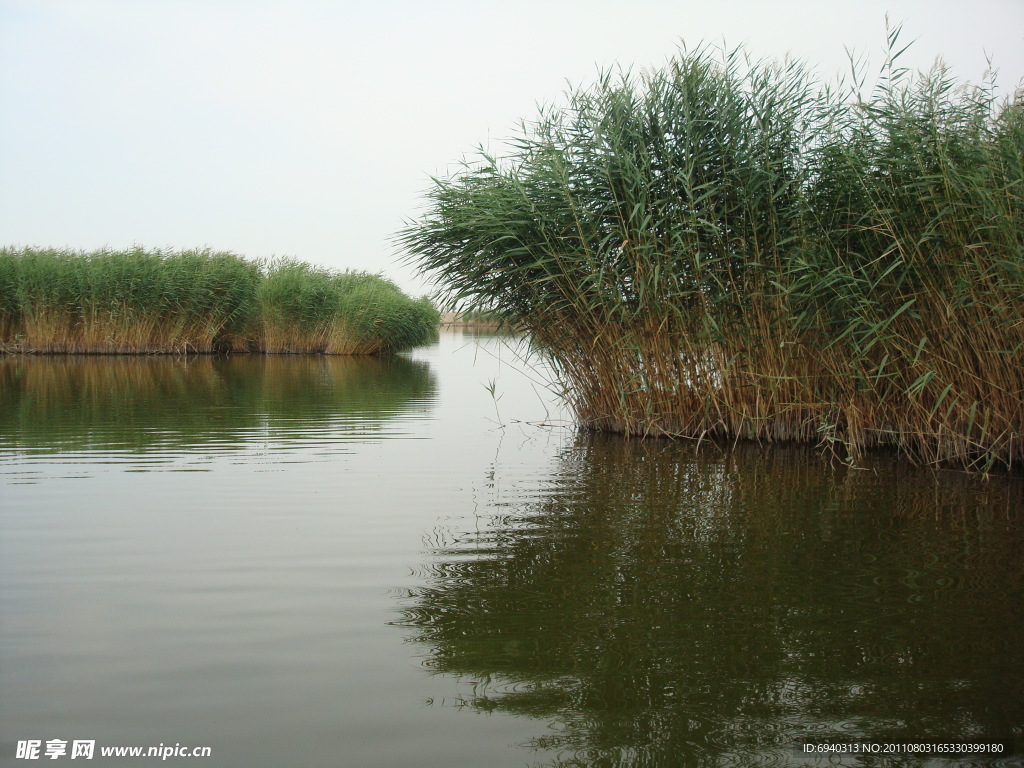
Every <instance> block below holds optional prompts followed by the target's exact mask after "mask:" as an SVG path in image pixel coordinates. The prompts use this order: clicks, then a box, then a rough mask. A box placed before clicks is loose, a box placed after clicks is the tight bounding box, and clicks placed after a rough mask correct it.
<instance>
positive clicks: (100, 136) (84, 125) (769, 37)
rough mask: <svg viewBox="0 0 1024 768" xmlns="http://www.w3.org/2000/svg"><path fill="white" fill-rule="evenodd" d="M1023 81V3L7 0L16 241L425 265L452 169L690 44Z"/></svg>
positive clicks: (6, 192)
mask: <svg viewBox="0 0 1024 768" xmlns="http://www.w3.org/2000/svg"><path fill="white" fill-rule="evenodd" d="M886 13H888V14H889V16H890V18H891V19H892V20H893V21H895V22H902V23H903V24H904V37H905V39H906V40H907V41H910V40H916V43H915V45H914V47H913V48H912V49H911V51H909V52H908V54H907V55H906V61H907V62H908V63H909V64H910V65H912V66H914V67H923V68H927V67H928V66H930V64H931V63H932V62H933V61H934V59H935V57H936V56H939V55H941V56H942V57H943V58H944V59H945V60H946V61H947V62H948V63H949V64H950V65H951V66H952V67H953V69H954V72H955V74H956V75H958V76H959V77H960V78H963V79H969V80H972V81H978V80H980V79H981V77H982V73H983V71H984V70H985V68H986V55H989V56H991V57H992V59H993V61H994V64H995V66H996V67H997V68H998V69H999V71H1000V77H999V83H1000V85H1001V86H1002V88H1003V89H1004V90H1006V91H1012V90H1013V88H1014V87H1015V86H1016V85H1018V84H1019V82H1020V81H1021V79H1022V78H1024V0H852V1H851V2H846V1H845V0H812V1H811V2H797V1H796V0H779V1H778V2H773V0H760V1H759V2H758V1H754V0H751V1H746V0H704V1H703V2H692V1H691V0H671V1H670V0H621V1H618V2H611V1H609V0H536V1H535V0H517V2H488V0H471V1H467V2H461V1H457V0H434V1H433V2H426V1H425V0H421V1H419V2H414V1H413V0H368V1H367V2H350V1H349V0H333V1H328V0H323V1H322V2H311V1H303V0H279V1H277V2H272V1H270V0H267V1H260V0H0V245H21V246H24V245H39V246H58V247H64V246H67V247H71V248H75V249H86V250H91V249H94V248H98V247H102V246H104V245H109V246H111V247H126V246H130V245H132V244H133V243H139V244H141V245H144V246H151V247H172V248H189V247H197V246H209V247H211V248H214V249H218V250H221V249H222V250H231V251H234V252H236V253H239V254H242V255H245V256H250V257H269V256H274V255H277V256H284V255H288V256H295V257H297V258H300V259H302V260H305V261H309V262H312V263H315V264H319V265H323V266H328V267H333V268H353V269H363V270H367V271H371V272H380V273H382V274H384V275H385V276H387V277H390V278H391V279H393V280H395V281H397V282H398V283H399V284H400V285H401V286H402V287H403V288H404V289H405V290H407V291H410V292H412V293H417V294H418V293H421V292H423V291H424V290H426V284H425V283H423V282H421V281H420V280H419V279H418V278H417V277H416V276H415V273H414V271H413V270H412V269H411V268H409V267H407V266H403V265H401V263H400V259H399V255H398V254H397V253H396V251H395V249H394V247H393V245H392V243H391V241H390V238H391V236H392V235H393V233H394V232H396V231H397V230H398V229H399V228H400V227H401V226H402V224H403V222H404V221H405V220H407V219H409V218H411V217H414V216H415V215H416V214H417V211H418V210H419V209H420V206H421V204H422V200H423V197H422V193H423V191H424V190H425V189H426V188H427V187H428V185H429V177H430V176H431V175H436V174H446V173H447V171H448V169H449V168H451V167H453V165H454V163H455V162H457V161H458V160H459V159H460V158H461V157H462V156H464V155H466V154H467V153H472V151H473V149H474V148H475V147H476V146H478V145H480V144H484V145H489V146H491V147H496V146H497V145H498V143H499V141H500V140H501V139H503V138H506V137H508V136H510V135H512V134H513V133H514V130H515V125H516V123H517V122H518V121H519V120H520V119H522V118H531V117H533V116H534V115H535V114H536V104H537V103H538V102H556V103H557V101H558V100H559V98H560V96H561V94H562V93H563V91H564V89H565V85H566V82H572V83H586V82H589V81H591V80H592V79H593V78H594V75H595V73H596V71H597V69H598V67H600V66H609V65H612V64H614V63H621V64H623V65H632V66H634V67H636V68H645V67H650V66H657V65H659V64H661V63H662V62H664V61H665V60H666V59H667V58H668V57H669V56H671V55H672V54H673V53H674V52H675V51H676V50H677V48H678V46H679V44H680V42H681V41H685V42H686V43H687V44H689V45H694V44H696V43H699V42H700V41H702V40H703V41H715V42H721V41H724V42H725V44H726V45H728V46H730V47H732V46H735V45H739V44H744V45H745V46H746V47H747V49H748V50H749V51H751V52H752V53H754V54H755V55H758V56H766V57H779V58H781V57H782V56H784V55H785V54H787V53H790V54H793V55H794V56H796V57H798V58H801V59H804V60H805V61H807V62H808V63H809V64H811V65H812V66H814V67H815V68H816V69H817V70H818V72H819V73H820V74H821V75H822V76H824V77H831V76H832V75H833V74H834V73H836V72H838V71H839V70H843V69H845V68H846V66H847V56H846V52H845V50H844V46H846V47H850V48H852V49H853V50H854V51H855V52H856V54H858V55H866V56H870V57H872V61H873V71H874V70H876V69H877V65H878V64H880V63H881V60H882V56H881V50H882V47H883V44H884V42H885V15H886Z"/></svg>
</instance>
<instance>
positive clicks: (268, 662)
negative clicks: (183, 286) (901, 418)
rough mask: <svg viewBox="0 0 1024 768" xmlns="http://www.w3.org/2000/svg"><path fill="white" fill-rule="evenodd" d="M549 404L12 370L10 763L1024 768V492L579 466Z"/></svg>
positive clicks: (415, 386) (203, 370) (347, 378)
mask: <svg viewBox="0 0 1024 768" xmlns="http://www.w3.org/2000/svg"><path fill="white" fill-rule="evenodd" d="M536 378H537V377H535V376H532V375H527V373H526V369H525V368H524V366H523V365H522V363H521V362H520V361H518V360H517V359H516V354H515V349H510V348H509V346H508V342H507V341H506V340H502V339H500V338H496V337H486V336H484V337H473V336H470V335H465V334H461V333H445V334H443V335H442V337H441V340H440V342H439V343H438V344H437V345H435V346H432V347H429V348H425V349H423V350H419V351H417V352H415V353H413V354H411V355H409V356H407V357H399V358H396V359H391V360H351V359H323V358H315V359H306V358H262V357H236V358H230V359H217V358H199V359H191V360H174V359H149V358H147V359H129V358H90V359H61V358H52V359H51V358H36V359H15V358H10V359H0V494H2V495H0V622H2V623H0V764H2V765H8V764H10V765H15V764H27V763H25V762H23V761H22V760H18V759H17V758H16V757H15V755H16V752H17V744H18V742H19V741H25V740H30V739H37V740H40V741H41V742H42V746H41V752H42V751H43V750H45V745H46V741H47V740H53V739H61V740H66V741H68V742H69V744H70V742H72V741H73V740H76V739H78V740H87V741H88V740H91V741H95V742H96V750H97V752H96V756H95V758H94V761H93V764H97V765H105V764H106V765H116V764H119V763H124V762H125V761H126V760H128V758H124V757H120V758H117V757H109V758H104V757H101V756H100V755H99V749H100V748H101V747H104V746H145V747H150V746H158V745H163V746H171V747H173V746H174V745H176V744H179V745H184V746H188V747H194V746H208V747H210V749H211V752H212V756H211V757H209V758H206V759H204V760H203V761H202V764H204V765H210V766H247V767H249V766H282V765H302V766H307V765H308V766H358V767H360V768H361V767H362V766H405V765H415V766H483V765H496V766H506V765H509V766H514V765H538V766H540V765H565V766H620V765H621V766H627V765H628V766H675V765H708V766H710V765H800V764H826V761H824V760H821V759H817V758H812V757H811V756H808V755H807V754H806V753H805V752H803V750H802V747H801V745H802V744H803V743H805V742H812V743H815V742H829V743H832V744H842V743H847V742H852V741H856V742H861V743H868V742H874V743H883V742H887V741H897V742H901V743H906V742H911V743H934V742H949V741H965V740H970V741H972V742H975V743H980V744H984V743H989V742H995V741H998V742H1005V743H1006V744H1007V748H1008V749H1009V750H1010V752H1012V753H1014V754H1013V755H1011V756H1009V757H1007V756H1006V754H1007V753H1006V752H1004V753H1003V757H1002V759H1001V760H993V759H991V758H989V757H979V758H970V759H968V758H963V757H958V758H955V759H949V758H941V757H932V758H921V759H917V758H913V759H911V758H907V759H900V760H883V759H882V758H879V757H877V756H876V757H875V758H869V759H867V760H862V761H858V760H857V759H855V758H852V757H849V756H847V757H845V758H842V759H838V760H834V761H833V762H834V764H844V765H857V764H864V765H929V766H930V765H968V764H977V765H997V764H1007V765H1010V764H1017V765H1019V764H1022V763H1021V752H1022V751H1024V750H1022V746H1024V745H1022V740H1024V736H1022V733H1024V732H1022V727H1024V695H1022V693H1024V692H1022V685H1024V652H1022V650H1021V647H1022V646H1024V644H1022V643H1021V642H1020V638H1021V636H1022V635H1024V632H1022V629H1024V611H1022V610H1021V605H1022V602H1021V598H1022V592H1024V558H1022V557H1021V555H1022V552H1021V549H1022V542H1024V535H1022V534H1024V488H1022V486H1021V483H1020V481H1019V480H1008V479H999V478H990V479H988V480H982V479H979V478H974V477H969V476H966V475H963V474H960V473H952V472H944V473H934V472H930V471H926V470H920V469H915V468H913V467H909V466H907V465H905V464H903V463H901V462H898V461H896V460H895V459H894V458H893V457H891V456H887V455H877V456H873V457H872V458H871V459H870V460H869V461H868V462H866V464H865V466H863V467H861V468H858V469H849V468H846V467H842V466H833V465H831V464H829V462H828V461H826V460H824V459H823V458H821V457H819V456H817V455H815V454H814V453H813V452H810V451H807V450H804V449H799V448H792V447H789V448H785V447H784V448H778V447H776V448H760V447H757V446H737V447H732V448H721V447H717V446H713V445H708V444H704V445H700V446H695V445H693V444H689V443H673V442H668V441H638V440H632V441H623V440H620V439H616V438H610V437H602V436H594V435H587V434H578V433H577V432H576V431H575V430H573V429H572V428H571V427H570V426H569V425H568V423H567V422H566V421H564V419H565V414H564V413H562V412H560V411H559V409H558V406H557V401H556V399H555V398H554V397H553V396H552V395H551V394H550V393H549V392H547V391H546V390H545V389H544V387H543V386H542V385H541V383H539V382H538V381H536V380H534V379H536ZM492 390H493V393H492ZM69 751H70V748H69ZM62 759H69V758H68V757H67V756H65V757H63V758H62ZM182 760H185V758H175V757H171V758H169V760H168V761H167V762H170V763H174V762H180V761H182ZM148 762H149V763H154V762H160V761H159V759H158V758H149V759H148Z"/></svg>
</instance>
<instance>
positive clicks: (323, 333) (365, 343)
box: [0, 248, 439, 354]
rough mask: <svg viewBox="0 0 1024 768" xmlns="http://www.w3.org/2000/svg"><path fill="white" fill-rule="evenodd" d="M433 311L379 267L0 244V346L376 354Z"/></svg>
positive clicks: (421, 328) (426, 322)
mask: <svg viewBox="0 0 1024 768" xmlns="http://www.w3.org/2000/svg"><path fill="white" fill-rule="evenodd" d="M438 322H439V315H438V313H437V312H436V310H435V309H434V308H433V306H432V305H431V304H430V303H429V301H427V300H425V299H422V300H414V299H412V298H410V297H408V296H406V295H405V294H404V293H402V292H401V291H400V290H399V289H398V288H397V287H396V286H395V285H394V284H393V283H391V282H390V281H388V280H385V279H384V278H382V277H379V276H377V275H369V274H363V273H356V272H333V271H329V270H323V269H317V268H315V267H312V266H310V265H308V264H303V263H301V262H297V261H294V260H289V261H283V260H282V261H276V262H273V263H270V264H265V263H261V262H252V261H247V260H245V259H243V258H241V257H239V256H236V255H235V254H231V253H217V252H212V251H209V250H198V251H176V252H170V251H160V250H145V249H142V248H134V249H131V250H127V251H109V250H102V251H95V252H92V253H81V252H73V251H67V250H54V249H36V248H27V249H14V248H5V249H3V250H0V352H50V353H114V354H117V353H123V354H146V353H207V352H230V351H236V352H246V351H250V352H312V353H325V354H384V353H390V352H395V351H399V350H402V349H408V348H410V347H413V346H416V345H418V344H423V343H425V342H426V341H429V340H430V339H431V338H432V337H433V334H434V333H436V330H437V327H438Z"/></svg>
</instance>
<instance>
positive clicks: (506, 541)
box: [397, 436, 1024, 766]
mask: <svg viewBox="0 0 1024 768" xmlns="http://www.w3.org/2000/svg"><path fill="white" fill-rule="evenodd" d="M875 462H876V464H875V465H874V466H869V467H867V468H866V469H861V470H851V469H848V468H845V467H830V466H829V465H828V464H827V463H825V462H823V461H822V460H821V459H820V458H818V457H815V456H814V455H813V454H811V453H809V452H807V451H804V450H800V449H787V448H777V447H775V448H771V449H761V448H758V447H751V446H746V447H744V446H740V447H737V448H735V449H731V450H728V451H720V450H718V449H716V448H714V447H710V448H709V447H708V446H704V448H702V449H699V450H698V449H697V448H695V447H694V446H692V445H687V444H678V443H671V442H666V441H623V440H620V439H616V438H602V437H599V436H598V437H583V438H580V440H579V441H578V442H577V444H576V445H574V446H571V447H570V448H568V449H566V450H565V451H564V452H563V454H562V456H561V457H560V460H559V462H558V465H557V468H556V469H555V470H554V472H553V473H552V474H551V476H550V477H549V478H547V480H546V481H545V482H542V483H539V485H538V486H537V487H538V488H539V489H540V490H539V491H535V492H533V493H532V494H523V495H522V496H518V495H517V494H519V493H520V491H518V490H517V489H516V488H514V487H511V488H507V489H506V490H503V491H499V490H493V489H492V493H493V498H492V499H491V500H490V501H491V506H490V510H489V514H490V517H489V518H486V519H483V520H480V521H479V522H478V525H477V526H476V527H475V530H473V531H470V532H460V531H455V530H450V529H438V530H437V531H435V533H434V534H433V535H434V537H435V538H434V539H433V541H434V543H436V546H435V547H432V549H431V551H430V552H429V560H428V563H427V565H426V566H425V567H424V569H423V573H421V574H420V576H421V577H422V581H421V584H422V585H421V586H419V587H417V588H414V589H412V590H410V591H409V593H408V594H406V595H405V596H404V597H403V598H402V606H401V609H402V618H401V619H400V621H398V622H397V623H398V624H400V625H402V626H404V627H405V628H406V631H407V632H408V633H409V635H408V636H409V639H410V640H411V641H413V642H415V643H420V644H422V645H423V647H424V653H425V658H424V663H425V665H426V666H428V667H429V668H430V669H432V670H433V671H434V672H436V673H443V674H448V675H454V676H457V677H458V678H459V679H460V680H461V682H462V685H463V686H464V687H465V688H466V689H467V693H466V694H465V696H464V700H462V701H460V702H458V704H459V705H460V706H466V707H469V708H472V709H475V710H478V711H493V710H500V711H505V712H510V713H515V714H519V715H526V716H529V717H534V718H541V719H545V720H548V721H549V722H550V727H549V730H548V731H547V732H546V735H544V736H541V737H538V738H537V739H536V740H535V742H534V743H533V744H532V746H535V747H538V748H545V749H555V750H563V752H562V754H563V759H562V760H561V762H559V764H560V765H587V766H605V765H608V766H612V765H630V766H665V765H720V764H723V763H724V764H758V765H761V764H772V763H775V764H789V763H790V762H791V761H792V760H794V759H796V757H797V756H796V753H795V752H794V745H796V744H797V743H799V742H802V741H804V740H808V741H830V742H833V743H834V742H847V741H872V742H882V741H886V740H890V739H891V740H896V741H899V742H922V741H932V742H934V741H949V740H958V739H967V738H970V739H980V740H1007V739H1010V740H1014V741H1016V742H1017V746H1018V747H1019V746H1020V742H1021V734H1022V724H1024V707H1022V703H1024V697H1022V695H1021V693H1022V692H1021V681H1022V680H1024V653H1022V650H1021V648H1022V647H1024V646H1022V644H1021V642H1020V638H1021V637H1024V613H1022V611H1021V597H1022V592H1024V558H1022V557H1021V555H1022V552H1021V548H1022V546H1021V542H1022V541H1024V537H1022V533H1024V530H1022V529H1024V525H1022V517H1024V515H1022V502H1021V500H1022V499H1024V488H1022V484H1021V483H1020V482H1019V481H1018V480H1006V479H1002V480H1000V479H990V480H988V481H984V480H979V479H977V478H971V477H967V476H964V475H958V474H941V475H936V474H934V473H931V472H928V471H925V470H917V469H914V468H910V467H908V466H906V465H904V464H898V463H895V460H892V461H890V459H889V458H888V457H885V456H877V457H875ZM520 490H521V489H520ZM844 764H859V763H857V762H856V761H854V762H852V763H844ZM865 764H872V763H870V761H869V762H866V763H865ZM873 764H881V763H879V762H877V761H876V762H875V763H873ZM885 764H887V765H893V764H917V762H915V761H913V760H912V761H910V762H899V763H893V762H891V761H890V762H888V763H885ZM957 764H958V765H959V764H961V763H957Z"/></svg>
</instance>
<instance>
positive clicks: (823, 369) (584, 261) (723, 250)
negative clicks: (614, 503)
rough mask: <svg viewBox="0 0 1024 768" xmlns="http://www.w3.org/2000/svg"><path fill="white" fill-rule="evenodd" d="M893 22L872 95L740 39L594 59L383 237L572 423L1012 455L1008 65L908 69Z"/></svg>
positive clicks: (1017, 366)
mask: <svg viewBox="0 0 1024 768" xmlns="http://www.w3.org/2000/svg"><path fill="white" fill-rule="evenodd" d="M898 36H899V30H898V29H897V30H893V31H891V32H890V34H889V49H890V57H889V61H888V63H887V65H886V68H885V69H884V70H883V73H882V75H881V77H880V78H879V80H878V82H877V84H876V85H875V86H874V89H873V90H872V91H871V92H870V95H869V96H864V95H862V94H863V93H865V92H867V90H868V89H865V88H864V85H863V78H859V79H858V77H859V76H858V75H857V73H856V72H855V73H854V74H855V78H854V82H853V83H852V84H849V85H847V86H843V85H841V84H840V86H831V87H826V86H822V85H821V84H819V83H818V82H817V81H816V80H815V79H814V78H813V77H812V76H811V75H810V74H809V73H808V71H807V70H806V69H805V68H804V67H803V66H802V65H800V64H797V63H793V62H790V61H786V62H783V63H771V62H761V61H754V60H751V59H750V58H749V57H748V56H746V55H745V54H744V53H743V52H742V51H741V50H734V51H731V52H721V53H719V52H715V51H713V50H711V49H709V48H699V49H697V50H695V51H684V52H681V53H680V54H679V55H678V56H677V57H676V58H674V59H673V60H672V61H670V62H669V63H668V64H667V65H666V66H664V67H663V68H661V69H658V70H654V71H647V72H644V73H642V74H640V75H635V74H631V73H629V72H606V73H604V74H603V75H602V76H601V77H600V79H599V80H598V81H597V82H596V83H595V84H594V85H592V86H590V87H589V88H578V89H574V90H572V91H570V92H569V93H568V95H567V96H568V98H567V103H566V104H565V105H564V106H562V107H560V108H550V107H549V108H544V109H542V110H541V112H540V114H539V115H538V116H537V118H536V119H535V120H534V121H533V122H530V123H524V124H523V127H522V130H521V132H520V135H519V136H518V137H517V138H516V139H515V140H514V142H512V143H511V149H510V152H509V154H508V155H507V156H504V157H500V158H499V157H494V156H491V155H489V154H486V153H483V152H481V153H480V155H479V156H478V157H476V158H475V159H474V160H472V161H467V162H465V163H464V166H463V168H462V169H461V170H460V171H459V172H458V173H456V174H454V175H453V176H451V177H449V178H444V179H436V180H435V181H434V184H433V187H432V189H431V191H430V192H429V206H428V209H427V212H426V214H425V215H423V216H422V217H421V218H420V219H418V220H417V221H414V222H410V223H409V224H408V225H407V226H406V228H405V229H404V230H403V231H402V232H401V233H400V234H399V236H398V239H399V242H401V243H402V244H403V246H404V247H405V248H406V249H407V252H408V253H409V254H410V258H411V260H412V261H413V262H415V263H416V264H418V265H419V266H420V267H421V268H422V269H423V270H424V271H426V272H428V273H430V274H432V275H433V276H434V277H435V278H436V279H437V280H438V281H439V282H440V283H441V284H442V285H443V286H444V288H443V291H442V294H441V296H440V298H441V300H442V302H443V305H444V306H443V308H444V309H448V310H452V311H458V310H464V309H489V310H493V311H497V312H500V313H501V314H503V315H504V316H505V317H506V318H508V319H509V320H510V322H512V323H515V324H516V325H517V326H520V327H524V328H527V329H528V330H529V331H530V332H531V333H532V335H533V338H534V339H535V341H536V342H537V344H538V345H539V346H540V347H541V348H542V349H544V350H546V351H547V352H548V353H549V355H550V356H551V358H552V361H553V363H554V365H555V368H556V370H557V372H558V376H559V379H560V383H561V384H562V386H563V387H564V389H565V391H566V392H567V395H568V398H569V399H570V400H571V402H572V404H573V405H574V407H575V409H576V411H577V413H578V415H579V418H580V420H581V422H582V423H583V424H584V425H586V426H588V427H592V428H594V429H600V430H610V431H614V432H622V433H626V434H631V435H675V436H686V437H692V438H702V437H718V438H727V439H735V438H752V439H756V440H763V441H788V440H796V441H802V442H814V443H820V444H821V445H822V446H825V447H828V448H830V449H832V450H835V451H837V452H838V453H839V454H840V455H841V457H842V458H843V459H846V460H851V461H852V460H855V459H856V458H857V456H859V455H860V454H861V452H862V451H863V450H865V449H868V448H871V447H873V446H881V445H892V446H897V447H899V448H900V449H901V450H903V451H904V452H905V453H907V454H909V455H911V456H913V457H915V458H916V459H918V460H920V461H925V462H953V463H957V464H960V465H963V466H967V467H971V468H976V469H989V468H992V467H993V466H996V465H1002V466H1014V465H1020V462H1021V460H1022V459H1024V441H1022V425H1024V95H1022V94H1024V89H1022V90H1018V91H1017V94H1016V96H1015V97H1014V98H1010V99H1002V100H1000V99H998V98H997V97H996V96H995V85H994V82H986V83H984V84H982V85H970V84H965V83H959V82H956V81H954V79H953V78H952V77H951V76H950V74H949V72H948V71H947V70H946V69H945V68H943V67H942V66H937V67H936V68H935V69H933V70H932V71H931V72H928V73H911V72H909V71H907V70H905V69H902V68H901V67H899V66H898V63H897V62H898V58H899V53H900V50H899V44H898V42H897V41H898Z"/></svg>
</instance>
